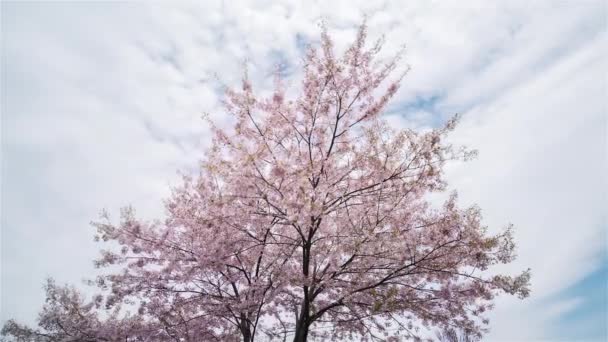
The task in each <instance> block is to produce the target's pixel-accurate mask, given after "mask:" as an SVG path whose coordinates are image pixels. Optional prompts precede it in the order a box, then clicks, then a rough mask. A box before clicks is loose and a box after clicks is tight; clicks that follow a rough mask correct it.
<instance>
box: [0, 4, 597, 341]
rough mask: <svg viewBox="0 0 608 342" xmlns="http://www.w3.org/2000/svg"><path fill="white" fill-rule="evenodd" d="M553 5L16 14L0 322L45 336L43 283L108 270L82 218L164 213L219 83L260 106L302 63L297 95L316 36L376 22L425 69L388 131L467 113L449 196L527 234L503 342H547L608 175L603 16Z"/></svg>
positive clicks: (128, 8)
mask: <svg viewBox="0 0 608 342" xmlns="http://www.w3.org/2000/svg"><path fill="white" fill-rule="evenodd" d="M558 4H559V5H556V3H555V2H550V1H546V2H534V4H532V5H530V4H527V3H525V2H519V1H513V2H508V3H507V2H505V3H503V4H499V5H496V4H493V5H489V4H488V3H487V2H482V1H479V2H477V3H476V2H469V3H468V6H466V7H465V6H464V5H462V4H458V5H457V4H456V3H455V2H454V3H450V2H442V3H438V2H437V3H431V2H426V1H425V2H422V1H420V2H408V5H407V6H404V5H403V4H402V3H401V2H397V1H386V2H383V3H379V4H373V5H371V4H368V2H363V1H361V2H359V3H358V2H356V1H355V2H344V3H340V2H339V1H338V2H336V3H332V4H331V5H324V4H321V3H317V2H311V3H308V4H305V5H304V4H303V3H300V2H295V1H293V2H285V3H283V4H280V5H279V4H276V3H266V2H264V1H255V2H251V3H248V5H247V6H243V5H242V4H236V3H235V2H227V1H223V2H222V1H216V2H214V1H210V2H205V3H204V4H201V5H191V4H187V5H178V6H176V7H171V6H165V5H158V4H155V5H149V6H148V5H143V4H118V3H107V4H92V3H82V4H76V3H72V4H65V5H58V4H33V3H3V4H2V32H3V39H2V54H3V56H2V57H3V61H2V69H3V72H2V222H1V223H2V242H1V244H2V245H1V247H2V251H1V257H2V282H1V286H2V291H1V292H2V293H1V305H2V310H1V317H0V318H1V319H2V320H5V319H7V318H9V317H15V318H17V319H19V320H23V321H26V322H31V321H33V320H34V318H35V315H36V311H37V310H38V308H39V305H40V304H41V303H42V300H43V298H42V295H43V292H42V289H41V285H42V283H43V279H44V277H45V276H51V275H52V276H54V277H56V278H57V279H58V281H60V282H72V283H78V282H79V281H80V279H81V278H82V277H83V275H86V276H88V275H91V274H93V273H94V272H95V271H94V270H93V268H92V264H91V262H90V260H91V259H92V258H93V257H94V256H96V254H97V246H96V245H95V244H94V243H93V242H92V229H91V228H89V227H88V222H89V221H90V220H92V219H95V218H96V215H97V213H98V212H99V210H101V209H102V208H108V209H109V210H110V211H111V212H117V209H118V207H120V206H122V205H126V204H129V203H130V204H132V205H133V206H134V207H135V208H137V209H138V212H139V213H140V214H142V215H143V216H144V217H149V218H155V217H161V216H162V213H163V211H162V210H163V209H162V202H161V200H162V198H163V197H165V196H166V195H167V194H168V192H169V185H170V184H175V183H176V182H177V180H178V176H177V174H176V172H175V171H176V170H185V171H186V172H190V171H193V170H195V169H196V166H197V159H199V158H201V157H202V151H203V150H204V147H205V146H206V145H207V143H208V142H209V135H208V129H207V127H206V126H205V124H204V122H203V121H202V120H200V116H201V114H202V113H203V112H208V113H210V115H211V116H212V118H213V119H215V120H216V121H218V122H219V123H220V124H226V123H227V122H228V120H227V119H226V118H225V116H224V115H223V113H222V111H221V109H220V106H219V104H220V102H219V101H220V99H221V97H220V92H219V90H220V84H219V83H218V82H217V81H216V80H215V76H214V75H217V76H218V77H219V79H221V80H222V81H223V82H225V83H226V84H235V83H236V82H237V80H238V78H239V77H240V75H241V72H242V65H243V64H242V63H243V61H244V60H245V59H247V60H248V61H249V69H250V71H251V77H252V80H253V83H254V85H255V86H257V87H258V89H259V90H260V91H267V90H268V89H269V88H270V86H271V84H272V79H271V78H269V77H268V76H269V74H270V72H271V71H272V69H273V67H274V65H275V64H276V63H277V62H278V61H289V62H290V64H289V65H288V68H287V70H288V72H290V73H291V75H290V77H291V79H292V80H296V81H291V82H292V83H291V84H289V86H290V91H291V92H296V91H297V88H298V86H299V84H298V83H297V78H298V76H299V68H298V62H299V60H300V58H301V54H302V48H303V45H304V44H305V43H306V42H313V43H314V42H315V40H316V39H317V36H318V28H317V26H316V23H317V22H318V21H319V20H320V19H321V18H325V19H327V21H328V23H329V25H330V31H331V33H332V35H333V36H334V37H335V38H336V41H337V46H338V47H339V48H340V47H343V46H345V45H346V44H347V43H348V42H350V41H351V40H352V38H353V37H354V32H355V25H357V24H358V23H359V22H360V20H361V18H362V15H363V14H367V15H368V17H369V26H370V36H371V38H372V39H373V38H378V37H380V36H381V35H382V34H386V36H387V45H386V53H387V54H388V53H394V52H395V51H396V50H397V49H398V47H399V46H400V45H401V44H403V43H406V44H407V56H406V61H407V63H409V64H411V65H412V67H413V69H412V71H411V72H410V74H409V75H408V77H407V78H406V82H405V86H404V87H403V89H402V91H401V92H400V94H399V96H398V98H397V100H396V101H395V103H394V105H393V107H392V108H391V111H390V113H389V115H388V118H389V120H390V121H391V122H393V123H394V124H396V125H407V126H415V127H419V128H424V127H428V126H433V125H437V124H439V123H441V122H443V120H445V118H446V117H448V116H449V115H451V114H453V113H454V112H460V113H463V122H462V124H461V126H460V127H459V128H458V130H457V131H456V132H455V135H454V137H453V139H454V140H455V141H457V142H462V143H466V144H468V145H469V146H472V147H475V148H478V149H479V150H480V157H479V158H478V159H477V160H476V161H473V162H471V163H467V164H462V165H454V166H453V167H451V168H450V169H449V170H448V177H449V180H450V181H451V185H452V186H453V187H454V188H456V189H458V190H459V192H460V194H461V198H462V200H463V201H465V202H469V203H472V202H477V203H479V204H480V206H481V207H482V209H483V210H484V214H485V218H486V222H487V223H488V225H489V226H490V227H491V228H500V227H502V226H504V225H505V224H507V223H508V222H513V223H514V224H515V225H516V227H517V240H518V242H519V255H520V258H519V259H518V261H517V263H516V264H514V265H511V266H509V267H510V269H509V270H513V271H516V270H521V269H522V268H526V267H531V268H532V269H533V275H534V278H533V296H532V298H530V299H529V300H526V301H524V302H519V301H515V300H510V299H501V300H499V302H498V304H497V308H496V311H495V312H494V313H493V321H492V328H493V331H492V333H491V335H490V338H491V339H492V340H530V339H534V338H536V339H550V338H553V337H554V336H553V335H552V331H554V329H555V324H556V317H557V318H559V317H561V316H563V315H564V314H565V313H567V312H569V311H571V310H573V309H574V308H576V307H577V305H579V304H580V300H579V299H577V298H574V297H568V296H562V295H560V294H561V293H562V292H563V290H565V289H567V288H568V287H570V286H573V285H575V284H577V282H578V281H580V280H581V279H583V278H584V277H585V276H586V275H588V274H590V273H591V272H593V271H594V270H596V269H597V268H598V265H599V264H600V263H601V262H602V260H601V259H600V255H601V253H602V252H603V251H605V249H606V235H605V228H606V217H605V203H606V198H605V194H606V181H605V174H606V171H608V169H607V165H606V140H605V139H606V138H605V137H606V113H607V110H606V109H607V108H606V102H605V100H603V98H604V96H605V95H606V80H605V77H604V78H602V77H600V76H599V75H605V71H606V67H607V66H606V62H605V60H606V51H605V46H606V22H605V11H606V8H605V4H604V3H603V2H602V1H586V0H583V1H576V2H574V1H564V2H559V3H558ZM604 310H605V308H604ZM524 327H525V328H524Z"/></svg>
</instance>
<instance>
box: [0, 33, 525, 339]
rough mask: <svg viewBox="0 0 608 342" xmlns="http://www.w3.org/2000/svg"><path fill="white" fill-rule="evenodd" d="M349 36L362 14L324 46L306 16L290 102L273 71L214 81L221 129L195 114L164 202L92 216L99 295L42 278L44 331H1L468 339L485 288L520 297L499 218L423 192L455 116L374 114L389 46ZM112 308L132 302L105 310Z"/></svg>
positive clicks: (448, 153) (445, 154)
mask: <svg viewBox="0 0 608 342" xmlns="http://www.w3.org/2000/svg"><path fill="white" fill-rule="evenodd" d="M366 35H367V29H366V26H365V25H362V26H361V27H360V28H359V31H358V34H357V37H356V39H355V41H354V43H353V44H352V45H351V46H350V47H349V48H348V49H347V50H346V52H345V53H344V54H343V55H342V56H339V57H338V56H336V55H335V54H334V53H335V52H334V46H333V41H332V40H331V38H330V37H329V35H328V33H327V31H326V29H325V28H324V27H323V29H322V33H321V44H320V48H319V49H315V48H312V47H311V48H310V49H309V50H308V52H307V54H306V56H305V58H304V63H303V69H304V76H303V78H304V79H303V82H302V86H301V87H302V89H301V91H300V95H299V96H298V97H297V98H293V99H289V98H287V95H286V89H285V86H284V82H283V80H282V78H281V77H280V75H279V74H278V73H277V75H276V82H275V87H274V91H273V93H272V94H271V95H270V96H268V97H262V96H258V95H256V94H255V93H254V90H253V87H252V84H251V82H250V81H249V79H248V77H247V75H245V77H244V78H243V82H242V87H241V88H240V89H238V90H235V89H227V90H226V97H225V101H224V103H225V108H226V111H227V113H229V114H230V115H232V116H233V117H234V121H235V125H234V128H233V129H231V130H228V129H222V128H219V127H217V126H216V125H215V124H213V122H211V121H210V123H211V128H212V130H213V142H212V145H211V147H210V148H209V150H208V152H207V154H206V155H205V157H204V159H203V160H202V162H201V167H200V172H199V174H198V175H197V176H196V177H190V176H187V177H184V182H183V184H182V185H181V186H179V187H177V188H176V189H174V192H173V195H172V196H171V197H170V198H169V199H168V200H167V201H166V208H167V218H166V219H165V220H164V221H153V222H145V221H142V220H139V219H137V218H136V217H135V214H134V211H133V210H132V209H129V208H127V209H124V210H123V211H122V213H121V220H120V222H119V223H116V224H114V223H112V221H111V220H110V219H109V215H107V214H105V213H104V214H103V215H102V219H101V220H100V221H99V222H95V223H94V225H95V226H96V227H97V231H98V236H97V238H98V239H99V240H103V241H106V242H107V243H108V249H106V250H103V251H102V253H101V257H100V258H99V260H97V261H96V264H97V266H99V267H102V268H105V269H106V270H107V273H106V274H105V275H103V276H100V277H99V278H97V279H96V281H95V283H96V285H97V286H98V287H99V288H101V289H102V290H103V293H104V295H103V296H98V297H95V298H94V300H93V301H92V302H91V303H89V304H84V303H83V302H82V301H81V299H80V297H79V296H78V295H77V293H76V292H71V291H72V290H67V289H61V290H59V289H57V288H56V287H55V286H54V285H53V286H51V285H49V286H50V287H47V289H49V288H51V292H50V294H49V293H47V294H49V295H50V297H51V298H61V299H52V300H51V302H50V304H47V306H46V307H45V309H43V313H42V314H41V317H40V322H41V324H40V325H41V327H42V328H44V329H46V330H45V331H47V332H48V334H47V333H43V332H39V331H35V330H32V329H29V328H27V327H24V326H21V325H18V324H16V323H14V322H9V323H8V324H7V325H6V326H5V328H4V330H3V334H5V335H7V336H13V337H15V338H16V339H17V340H20V339H21V340H28V341H29V340H34V341H38V340H40V341H42V340H44V339H40V338H39V336H46V335H44V334H47V335H48V336H72V335H74V334H76V335H77V336H89V335H90V336H102V337H103V338H105V339H107V340H138V339H141V340H158V341H164V340H175V341H200V340H222V341H223V340H243V341H246V342H249V341H254V339H256V338H257V339H263V338H267V339H287V338H291V339H293V340H294V341H306V340H307V339H308V338H315V339H331V340H335V339H349V338H353V339H360V340H399V339H418V338H419V337H420V336H421V331H422V330H424V329H423V328H424V327H428V328H432V327H438V328H440V329H453V328H456V329H458V330H461V331H467V333H468V334H469V335H470V336H472V337H473V338H479V337H480V336H481V335H482V334H483V333H484V332H485V331H486V329H487V324H488V321H487V319H486V318H485V316H484V313H485V312H487V311H488V310H489V309H491V308H492V302H493V298H494V297H495V296H496V295H497V294H499V293H501V292H502V293H507V294H511V295H517V296H519V297H520V298H524V297H526V296H528V294H529V290H528V284H529V279H530V275H529V271H524V272H522V273H521V274H519V275H517V276H507V275H495V274H493V272H492V269H491V266H493V265H496V264H499V263H503V264H504V263H509V262H511V261H512V260H513V259H514V257H515V254H514V247H515V245H514V241H513V236H512V228H511V227H510V226H508V227H507V228H506V229H505V230H504V231H503V232H501V233H499V234H496V235H491V234H489V233H488V232H487V228H486V227H485V226H484V225H483V224H482V220H481V212H480V209H479V208H477V207H476V206H473V207H467V208H461V207H459V206H458V204H457V195H456V194H455V193H452V194H451V195H450V196H447V197H448V199H447V200H446V201H445V203H444V204H443V205H434V204H433V203H431V202H430V200H429V194H431V193H435V192H445V190H446V187H447V184H446V183H445V180H444V179H443V167H444V165H445V164H446V162H450V161H455V160H467V159H469V158H471V157H473V156H474V154H475V152H474V151H471V150H468V149H466V148H463V147H455V146H452V145H451V144H450V143H448V142H446V136H447V134H448V133H449V132H450V131H452V130H453V129H454V128H455V126H456V124H457V121H458V117H454V118H452V119H450V120H448V121H447V123H446V124H445V125H443V126H442V127H439V128H435V129H433V130H430V131H426V132H416V131H414V130H411V129H405V128H398V127H391V126H390V125H389V124H388V123H387V122H386V121H385V120H384V119H383V118H382V113H383V112H384V111H385V109H386V107H387V104H388V103H389V101H390V100H391V99H392V98H393V97H394V96H395V94H396V93H397V91H398V89H399V86H400V83H401V81H402V78H403V77H404V75H405V72H399V71H398V70H399V69H398V67H399V65H400V63H399V62H400V59H401V56H402V51H400V52H398V53H397V54H396V55H395V56H394V57H392V58H389V59H387V60H381V59H379V52H380V50H381V47H382V42H383V41H382V40H379V41H377V42H375V43H374V44H372V45H371V47H368V46H367V45H366ZM59 292H60V293H61V294H62V295H61V296H59V297H57V296H56V293H59ZM64 302H68V303H73V304H69V305H68V306H72V307H75V308H76V309H75V310H71V309H68V308H66V307H65V305H64V304H62V303H64ZM95 303H96V304H95ZM62 305H63V306H62ZM125 306H127V307H132V308H136V310H137V314H136V315H127V316H124V315H123V316H120V315H119V312H121V311H124V310H125V309H124V307H125ZM95 308H103V309H105V310H112V311H111V312H113V314H111V315H109V316H108V317H105V318H103V319H102V318H100V317H98V316H97V313H96V311H95ZM120 308H122V309H120ZM106 316H107V315H106ZM77 319H82V320H84V321H86V322H87V323H86V324H82V325H81V324H80V323H73V322H80V321H76V320H77ZM64 321H65V322H68V323H70V324H67V325H66V326H65V327H64V323H61V325H59V323H57V322H64ZM46 322H55V323H48V324H47V323H46ZM76 326H82V327H83V328H78V329H80V330H82V331H80V330H78V331H77V332H71V331H75V330H74V329H76V328H74V327H76ZM421 328H422V329H421ZM68 332H69V333H68ZM62 334H63V335H62ZM70 334H71V335H70ZM78 334H84V335H78ZM76 335H74V336H76ZM104 336H105V337H104ZM30 337H31V338H30ZM34 337H35V338H34ZM28 338H29V339H28ZM36 338H38V339H36ZM53 338H55V337H53ZM61 338H62V337H58V338H56V339H47V340H49V341H55V340H57V341H59V340H62V339H61ZM96 338H97V340H103V339H102V338H101V337H96ZM63 340H65V339H63ZM81 340H85V339H81Z"/></svg>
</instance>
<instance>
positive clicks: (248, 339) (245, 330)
mask: <svg viewBox="0 0 608 342" xmlns="http://www.w3.org/2000/svg"><path fill="white" fill-rule="evenodd" d="M239 329H240V330H241V335H243V342H252V341H253V336H252V335H251V324H249V322H248V321H247V319H246V318H245V315H243V314H241V324H240V328H239Z"/></svg>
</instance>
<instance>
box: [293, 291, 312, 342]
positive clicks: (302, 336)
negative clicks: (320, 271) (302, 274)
mask: <svg viewBox="0 0 608 342" xmlns="http://www.w3.org/2000/svg"><path fill="white" fill-rule="evenodd" d="M304 293H305V295H304V301H303V302H302V310H301V312H300V317H298V321H297V322H296V335H295V336H294V338H293V342H306V340H307V339H308V328H309V327H310V306H309V303H308V287H307V286H304Z"/></svg>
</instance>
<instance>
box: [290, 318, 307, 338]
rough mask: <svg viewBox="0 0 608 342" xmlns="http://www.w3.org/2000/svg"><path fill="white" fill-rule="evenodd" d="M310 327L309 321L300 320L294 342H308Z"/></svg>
mask: <svg viewBox="0 0 608 342" xmlns="http://www.w3.org/2000/svg"><path fill="white" fill-rule="evenodd" d="M308 327H309V324H308V321H303V320H301V319H300V320H298V324H297V326H296V335H295V336H294V338H293V342H306V341H307V340H308Z"/></svg>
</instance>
